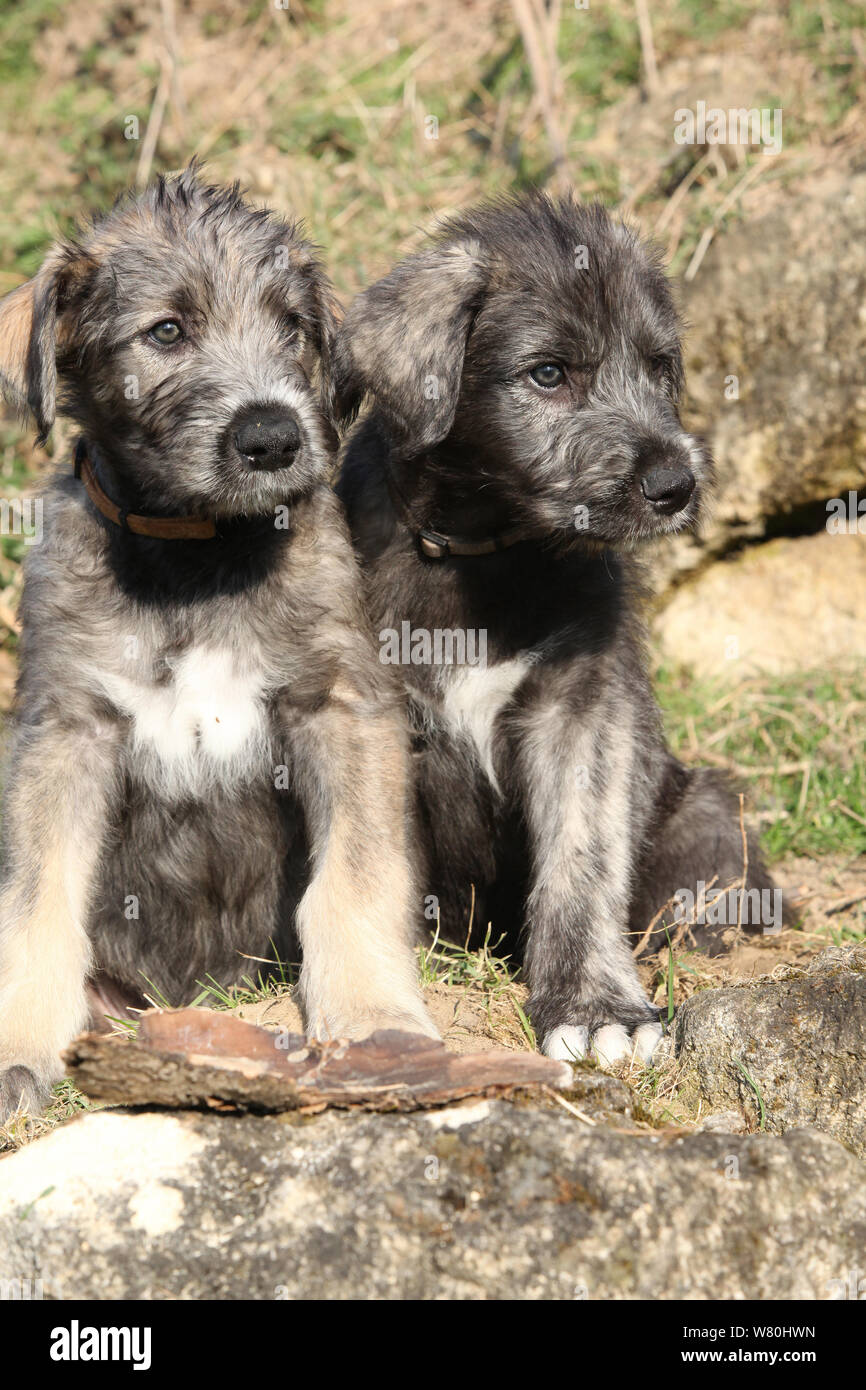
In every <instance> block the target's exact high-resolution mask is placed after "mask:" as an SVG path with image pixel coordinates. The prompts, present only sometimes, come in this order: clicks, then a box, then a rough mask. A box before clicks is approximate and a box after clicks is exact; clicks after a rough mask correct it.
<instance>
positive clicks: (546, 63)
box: [511, 0, 565, 175]
mask: <svg viewBox="0 0 866 1390" xmlns="http://www.w3.org/2000/svg"><path fill="white" fill-rule="evenodd" d="M511 5H512V9H513V10H514V17H515V19H516V21H517V27H518V28H519V30H520V35H521V38H522V39H523V47H524V50H525V52H526V58H527V61H528V63H529V69H530V72H531V73H532V81H533V84H534V86H535V92H536V96H537V98H538V103H539V106H540V108H541V114H542V119H543V120H544V128H545V130H546V132H547V140H548V143H549V145H550V151H551V154H552V156H553V164H554V169H555V171H556V173H557V174H558V175H560V174H562V172H563V166H564V164H565V141H564V139H563V137H562V131H561V130H560V126H559V119H558V117H557V113H556V85H557V82H556V66H555V65H556V59H555V49H556V46H555V43H554V44H551V42H550V38H549V36H545V25H544V23H543V21H539V19H538V18H537V17H536V16H535V15H534V14H533V11H532V5H531V3H530V0H511ZM545 49H547V53H546V54H545Z"/></svg>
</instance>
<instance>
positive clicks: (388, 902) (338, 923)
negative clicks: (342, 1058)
mask: <svg viewBox="0 0 866 1390" xmlns="http://www.w3.org/2000/svg"><path fill="white" fill-rule="evenodd" d="M291 738H292V745H293V751H294V755H295V757H294V762H295V768H296V774H297V778H298V787H299V790H300V793H301V797H302V800H303V802H304V808H305V813H306V819H307V826H308V833H309V835H310V840H311V848H312V866H313V876H312V879H311V881H310V884H309V886H308V888H307V891H306V893H305V894H304V897H303V899H302V901H301V903H300V905H299V907H298V912H297V919H296V921H297V927H298V934H299V937H300V941H301V946H302V949H303V967H302V971H301V978H300V992H301V999H302V1003H303V1008H304V1013H305V1019H306V1025H307V1030H308V1032H309V1033H310V1034H311V1035H314V1036H316V1037H350V1038H358V1037H364V1036H366V1035H367V1034H369V1033H371V1032H373V1031H375V1030H376V1029H377V1028H398V1029H403V1030H406V1031H409V1032H420V1033H427V1034H429V1035H430V1036H433V1037H437V1036H438V1033H437V1030H436V1028H435V1026H434V1024H433V1022H432V1020H431V1019H430V1017H429V1016H428V1014H427V1010H426V1009H425V1007H424V1004H423V1002H422V999H421V991H420V987H419V984H418V969H417V962H416V959H415V954H414V951H413V950H412V931H411V928H410V923H411V921H412V911H411V901H410V895H411V892H412V878H411V872H410V865H409V857H408V846H407V824H406V820H407V817H406V797H407V779H408V771H407V766H406V752H405V746H404V733H403V729H402V723H401V721H400V719H399V717H398V716H397V715H396V714H392V713H390V712H382V711H381V710H380V709H377V708H376V706H375V704H374V702H373V701H372V700H369V699H367V698H366V697H365V696H362V695H361V694H359V693H358V692H356V691H355V690H354V689H352V688H350V687H349V686H348V684H340V685H338V686H336V687H335V688H334V690H333V691H332V693H331V697H330V698H329V700H328V701H327V702H326V704H325V705H324V706H322V707H321V708H320V709H318V710H316V711H314V712H313V713H311V714H308V715H307V716H305V717H304V719H303V720H302V721H301V722H300V723H299V724H298V725H296V726H295V728H294V730H293V732H292V735H291Z"/></svg>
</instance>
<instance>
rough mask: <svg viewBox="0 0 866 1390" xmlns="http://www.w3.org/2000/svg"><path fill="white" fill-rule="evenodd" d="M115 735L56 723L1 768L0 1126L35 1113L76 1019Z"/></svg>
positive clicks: (17, 748)
mask: <svg viewBox="0 0 866 1390" xmlns="http://www.w3.org/2000/svg"><path fill="white" fill-rule="evenodd" d="M117 739H118V735H117V731H116V729H115V728H114V727H113V726H104V725H103V724H100V723H97V722H96V721H94V724H93V726H92V727H82V726H76V727H70V726H69V725H67V724H65V723H64V722H63V719H62V716H61V717H57V718H54V719H51V720H49V721H46V722H44V723H42V724H41V725H39V726H38V727H32V726H31V727H25V728H22V729H20V730H19V731H18V732H17V734H16V737H15V739H14V741H13V745H12V749H11V755H10V757H9V759H8V762H7V791H6V797H5V805H4V817H5V823H4V842H5V856H4V857H5V863H4V876H3V886H2V889H0V1121H2V1120H3V1119H5V1118H8V1116H9V1115H10V1114H12V1113H13V1112H14V1111H15V1110H16V1109H18V1108H19V1107H20V1108H21V1109H24V1110H28V1111H30V1112H32V1113H35V1112H37V1111H38V1110H39V1109H41V1107H42V1106H43V1105H44V1103H45V1101H46V1100H47V1098H48V1094H49V1092H50V1089H51V1087H52V1085H53V1084H54V1082H55V1081H57V1080H59V1079H60V1077H61V1076H62V1075H63V1067H62V1063H61V1061H60V1054H61V1052H62V1050H63V1049H64V1048H65V1047H66V1046H67V1045H68V1044H69V1043H70V1042H71V1040H72V1039H73V1038H74V1037H75V1035H76V1033H78V1032H79V1031H80V1030H81V1028H82V1027H84V1026H85V1024H86V1023H87V1018H88V1003H87V995H86V980H87V974H88V970H89V967H90V944H89V941H88V937H87V910H88V900H89V895H90V892H91V889H92V885H93V877H94V872H95V869H96V865H97V862H98V859H99V853H100V849H101V846H102V842H103V839H104V834H105V828H106V823H107V816H108V807H109V800H110V796H111V792H112V788H113V786H114V782H115V776H116V752H117Z"/></svg>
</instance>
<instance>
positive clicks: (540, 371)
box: [529, 362, 565, 391]
mask: <svg viewBox="0 0 866 1390" xmlns="http://www.w3.org/2000/svg"><path fill="white" fill-rule="evenodd" d="M529 379H530V381H534V382H535V384H536V386H541V387H543V388H544V390H545V391H553V390H554V389H555V388H556V387H557V386H561V385H562V383H563V382H564V381H565V372H564V371H563V370H562V368H561V367H560V365H559V363H558V362H542V363H541V365H540V366H538V367H533V368H532V371H531V372H530V373H529Z"/></svg>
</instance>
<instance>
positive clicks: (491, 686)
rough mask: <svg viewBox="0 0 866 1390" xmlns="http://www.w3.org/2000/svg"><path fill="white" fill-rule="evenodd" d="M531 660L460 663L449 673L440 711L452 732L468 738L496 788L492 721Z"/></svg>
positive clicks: (508, 700)
mask: <svg viewBox="0 0 866 1390" xmlns="http://www.w3.org/2000/svg"><path fill="white" fill-rule="evenodd" d="M531 666H532V662H531V661H530V660H529V659H528V658H526V657H517V658H515V659H514V660H513V661H498V662H495V663H494V665H492V666H464V667H462V668H461V669H460V670H457V671H455V672H454V674H453V675H451V674H449V676H448V678H447V683H446V684H445V689H444V692H443V700H442V710H443V714H444V716H445V720H446V723H447V724H449V725H450V726H451V729H452V730H453V732H454V733H456V734H459V735H462V736H463V737H465V738H469V739H471V741H472V743H473V744H474V745H475V751H476V753H477V755H478V761H479V763H480V764H481V766H482V767H483V769H484V771H485V772H486V773H487V776H488V778H489V779H490V781H491V783H492V784H493V786H494V787H496V789H497V791H498V790H499V786H498V783H497V780H496V773H495V771H494V768H493V731H494V727H495V724H496V720H497V718H498V716H499V714H500V713H501V711H502V710H503V709H504V708H505V706H506V705H507V704H508V703H509V702H510V701H511V700H512V699H513V697H514V694H515V691H516V690H517V687H518V686H519V685H520V683H521V681H522V680H523V678H524V676H525V675H526V673H527V671H529V669H530V667H531Z"/></svg>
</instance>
